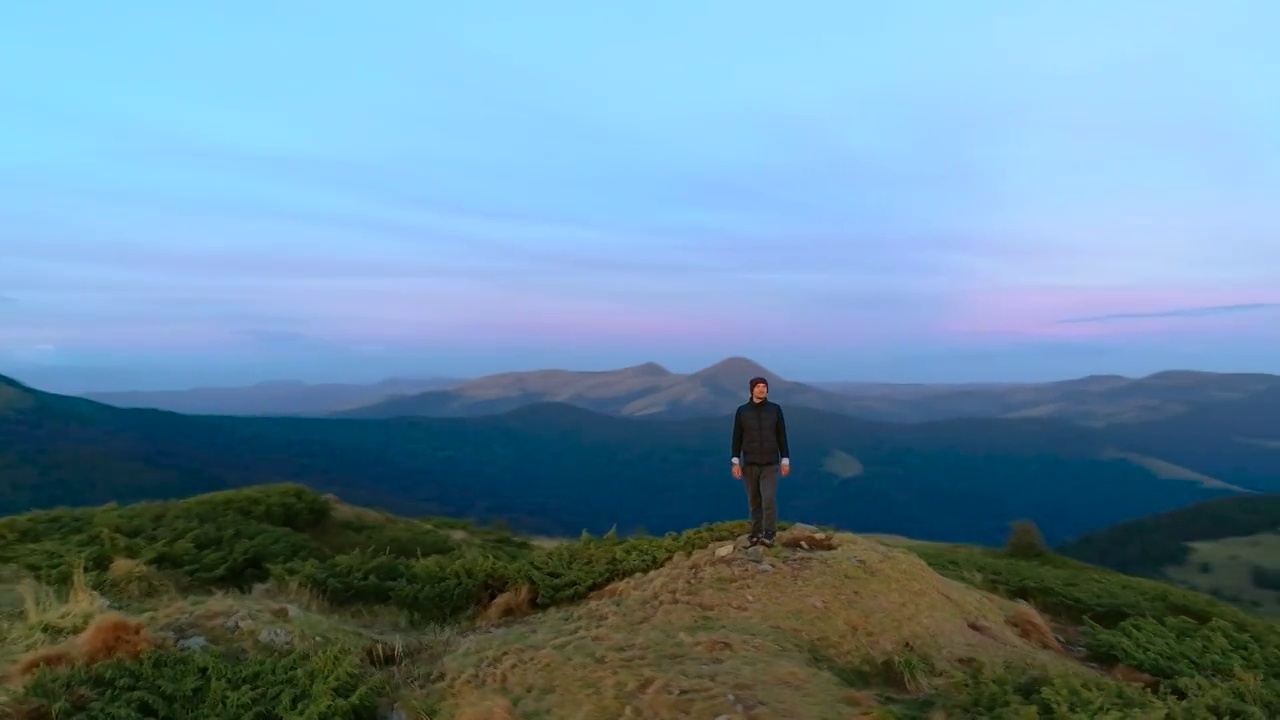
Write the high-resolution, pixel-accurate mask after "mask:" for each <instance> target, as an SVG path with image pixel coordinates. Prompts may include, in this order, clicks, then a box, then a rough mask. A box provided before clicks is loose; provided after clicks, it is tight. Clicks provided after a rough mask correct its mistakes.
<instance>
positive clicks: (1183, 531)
mask: <svg viewBox="0 0 1280 720" xmlns="http://www.w3.org/2000/svg"><path fill="white" fill-rule="evenodd" d="M1278 531H1280V495H1260V496H1259V495H1253V496H1243V497H1235V498H1223V499H1219V500H1211V501H1207V502H1203V503H1198V504H1196V505H1192V506H1190V507H1187V508H1183V509H1181V510H1175V511H1172V512H1167V513H1162V514H1159V515H1153V516H1151V517H1146V518H1141V519H1138V520H1133V521H1130V522H1125V523H1121V524H1119V525H1116V526H1114V527H1111V528H1107V529H1105V530H1102V531H1099V532H1096V533H1091V534H1089V535H1086V536H1084V537H1082V538H1079V539H1077V540H1075V541H1073V542H1070V543H1067V544H1065V545H1062V546H1061V547H1059V548H1058V551H1059V552H1060V553H1062V554H1063V555H1067V556H1070V557H1073V558H1076V559H1078V560H1081V561H1084V562H1087V563H1090V564H1093V565H1099V566H1102V567H1107V568H1110V569H1113V570H1117V571H1119V572H1123V573H1127V574H1131V575H1137V576H1141V577H1149V578H1156V579H1160V580H1168V581H1171V582H1174V583H1176V584H1178V585H1182V586H1184V587H1188V588H1191V589H1195V590H1199V591H1201V592H1206V593H1210V594H1213V595H1215V596H1217V597H1219V598H1222V599H1225V600H1228V601H1230V602H1233V603H1235V604H1238V605H1241V606H1242V607H1246V608H1248V609H1251V610H1256V611H1259V612H1262V613H1266V614H1280V581H1277V580H1276V578H1277V576H1280V532H1278Z"/></svg>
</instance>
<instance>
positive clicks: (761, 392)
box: [747, 377, 769, 402]
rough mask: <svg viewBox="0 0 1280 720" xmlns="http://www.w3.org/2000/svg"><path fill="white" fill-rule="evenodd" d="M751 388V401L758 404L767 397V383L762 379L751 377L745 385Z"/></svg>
mask: <svg viewBox="0 0 1280 720" xmlns="http://www.w3.org/2000/svg"><path fill="white" fill-rule="evenodd" d="M747 384H748V385H749V386H750V387H751V399H752V400H755V401H756V402H760V401H761V400H764V399H765V398H767V397H769V381H768V380H765V379H764V378H762V377H753V378H751V382H749V383H747Z"/></svg>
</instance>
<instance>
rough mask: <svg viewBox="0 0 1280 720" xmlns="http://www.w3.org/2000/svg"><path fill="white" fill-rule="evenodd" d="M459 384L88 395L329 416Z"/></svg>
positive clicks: (144, 403)
mask: <svg viewBox="0 0 1280 720" xmlns="http://www.w3.org/2000/svg"><path fill="white" fill-rule="evenodd" d="M457 382H458V381H457V380H455V379H451V378H388V379H386V380H382V381H379V382H376V383H368V384H359V383H305V382H301V381H296V380H282V381H274V382H261V383H255V384H253V385H246V386H240V387H235V386H232V387H197V388H190V389H188V390H125V391H118V392H97V393H84V394H83V396H82V397H85V398H88V399H89V400H96V401H97V402H101V403H106V404H108V405H115V406H116V407H125V408H152V409H156V410H170V411H173V412H180V413H189V414H195V415H324V414H327V413H331V412H338V411H340V410H346V409H348V408H353V407H361V406H363V405H369V404H372V403H376V402H379V401H382V400H385V399H387V398H390V397H394V396H397V395H412V394H415V393H420V392H427V391H429V390H435V389H437V388H441V387H448V386H450V385H453V384H455V383H457Z"/></svg>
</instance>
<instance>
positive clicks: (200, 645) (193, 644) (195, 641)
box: [177, 635, 209, 651]
mask: <svg viewBox="0 0 1280 720" xmlns="http://www.w3.org/2000/svg"><path fill="white" fill-rule="evenodd" d="M177 645H178V649H179V650H195V651H200V650H204V649H205V648H207V647H209V641H208V640H205V639H204V636H203V635H192V636H191V637H189V638H182V639H181V640H179V641H178V642H177Z"/></svg>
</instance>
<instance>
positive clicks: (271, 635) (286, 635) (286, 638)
mask: <svg viewBox="0 0 1280 720" xmlns="http://www.w3.org/2000/svg"><path fill="white" fill-rule="evenodd" d="M258 642H261V643H266V644H268V645H275V646H276V647H284V646H285V645H288V644H289V643H291V642H293V633H291V632H289V631H288V630H286V629H284V628H263V629H262V632H260V633H258Z"/></svg>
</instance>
